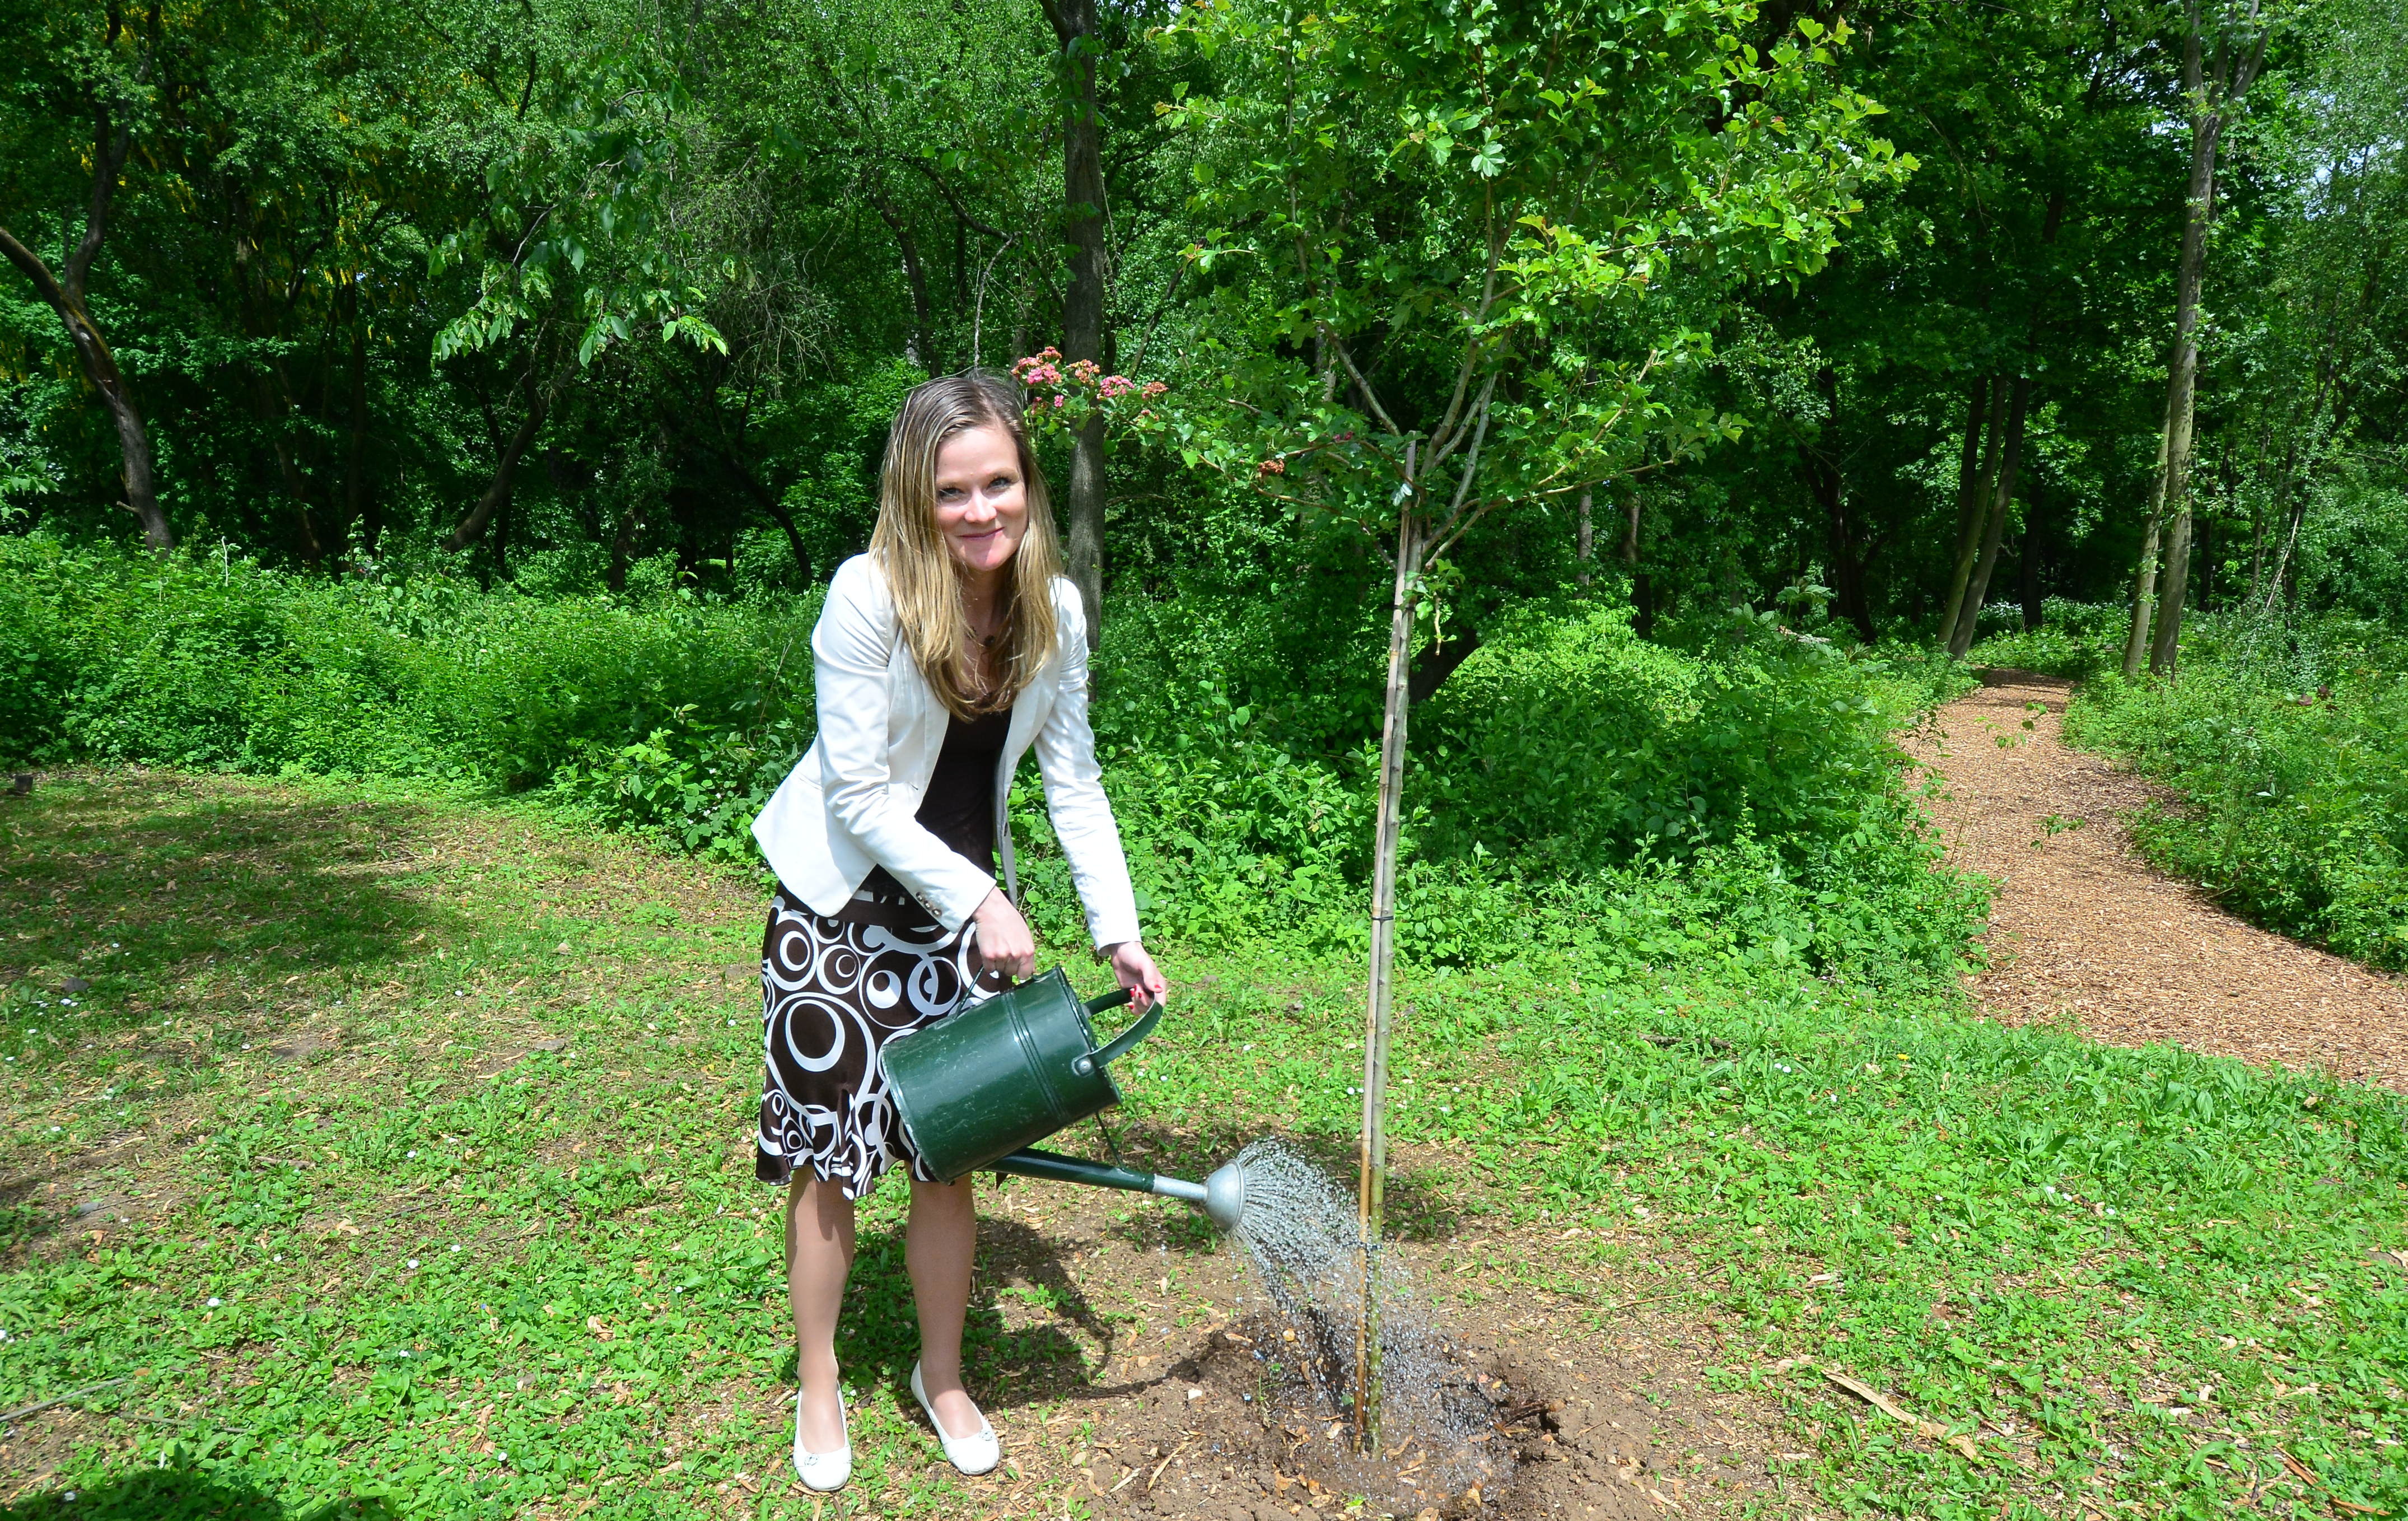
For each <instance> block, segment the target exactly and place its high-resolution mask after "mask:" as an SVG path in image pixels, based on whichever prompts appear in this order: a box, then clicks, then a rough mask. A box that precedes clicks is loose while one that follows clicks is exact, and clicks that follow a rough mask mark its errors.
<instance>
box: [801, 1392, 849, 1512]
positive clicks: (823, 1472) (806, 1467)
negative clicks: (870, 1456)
mask: <svg viewBox="0 0 2408 1521" xmlns="http://www.w3.org/2000/svg"><path fill="white" fill-rule="evenodd" d="M836 1416H837V1419H838V1420H839V1421H840V1422H842V1423H843V1428H844V1445H843V1446H841V1447H839V1448H838V1449H837V1450H836V1451H834V1452H832V1453H815V1452H808V1451H806V1450H805V1449H804V1447H803V1391H802V1390H800V1389H796V1391H795V1476H796V1478H798V1479H800V1480H802V1481H803V1487H804V1488H806V1489H810V1490H814V1491H816V1492H818V1493H820V1494H823V1495H824V1494H826V1493H827V1492H828V1491H829V1490H831V1489H841V1488H843V1487H844V1482H845V1481H846V1480H847V1479H850V1478H852V1477H853V1417H852V1416H851V1415H850V1414H848V1413H846V1412H845V1408H844V1391H843V1390H841V1389H839V1390H838V1391H837V1397H836Z"/></svg>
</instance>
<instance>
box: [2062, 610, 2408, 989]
mask: <svg viewBox="0 0 2408 1521" xmlns="http://www.w3.org/2000/svg"><path fill="white" fill-rule="evenodd" d="M2403 654H2408V650H2403V648H2402V646H2401V643H2400V641H2399V640H2398V638H2397V636H2393V635H2387V634H2386V633H2385V632H2383V631H2382V630H2380V629H2377V628H2374V627H2371V626H2368V625H2363V624H2349V623H2343V622H2338V621H2330V622H2326V623H2323V624H2315V625H2311V626H2308V627H2305V628H2301V629H2298V630H2292V631H2286V630H2285V629H2283V628H2282V627H2281V626H2279V625H2276V624H2259V623H2255V622H2251V621H2248V620H2244V619H2239V618H2232V619H2226V618H2216V617H2198V616H2196V615H2195V616H2194V618H2193V619H2192V620H2191V621H2190V622H2189V624H2188V625H2187V627H2186V638H2185V641H2184V648H2183V661H2182V667H2181V674H2180V676H2179V678H2178V679H2177V680H2174V681H2159V680H2156V679H2153V678H2143V679H2141V680H2138V681H2132V682H2127V681H2124V680H2122V679H2121V678H2120V677H2117V676H2114V675H2108V676H2102V677H2100V678H2098V679H2096V680H2094V681H2092V682H2089V683H2088V684H2087V685H2085V687H2084V688H2083V690H2082V692H2081V694H2080V696H2079V697H2078V698H2077V700H2076V701H2075V703H2074V705H2073V707H2072V709H2071V711H2070V712H2069V714H2068V717H2067V733H2068V735H2069V736H2070V737H2071V738H2072V739H2075V740H2076V742H2078V743H2082V744H2085V745H2090V746H2094V747H2096V748H2099V749H2101V750H2105V751H2107V752H2109V753H2114V754H2118V755H2121V756H2124V757H2127V758H2128V759H2129V760H2131V761H2132V762H2133V763H2134V764H2135V765H2137V766H2138V767H2139V768H2141V769H2143V770H2144V771H2146V772H2148V773H2149V774H2150V775H2152V776H2155V777H2157V778H2160V779H2162V780H2163V781H2165V782H2170V783H2171V784H2172V786H2174V787H2175V788H2176V789H2178V790H2179V793H2180V797H2179V799H2178V800H2177V801H2176V802H2174V803H2172V804H2171V805H2169V806H2164V807H2153V808H2150V809H2148V810H2146V811H2144V812H2143V814H2142V815H2141V816H2140V818H2139V819H2138V820H2136V821H2135V831H2134V832H2135V835H2136V837H2137V838H2138V839H2139V840H2140V842H2141V844H2142V846H2143V849H2144V850H2146V851H2147V852H2148V853H2149V854H2151V855H2152V856H2153V857H2154V858H2156V859H2157V860H2158V861H2160V862H2162V863H2163V864H2164V865H2165V866H2166V867H2167V868H2170V869H2171V870H2174V871H2177V872H2179V873H2181V874H2182V875H2184V876H2186V877H2189V878H2192V879H2193V880H2195V881H2198V882H2201V883H2203V884H2204V885H2205V886H2206V887H2207V888H2208V890H2209V891H2210V892H2212V893H2214V895H2215V896H2216V897H2217V898H2218V900H2219V901H2221V902H2223V903H2224V904H2225V905H2226V906H2227V907H2229V908H2230V909H2232V910H2233V911H2235V912H2238V913H2242V914H2245V915H2247V916H2248V917H2250V918H2252V919H2256V920H2257V921H2259V922H2260V923H2263V924H2266V925H2269V926H2272V927H2273V928H2276V929H2280V930H2282V931H2284V932H2286V933H2287V934H2292V935H2297V936H2300V937H2301V938H2302V939H2306V940H2315V941H2318V942H2320V943H2322V944H2325V945H2329V946H2330V947H2332V948H2333V949H2334V950H2336V951H2339V952H2341V953H2342V954H2345V955H2350V956H2355V957H2357V958H2358V959H2360V960H2363V961H2366V962H2368V963H2370V964H2371V965H2373V966H2377V967H2385V968H2392V969H2398V968H2402V967H2408V672H2404V671H2403V666H2408V661H2403V658H2402V657H2403Z"/></svg>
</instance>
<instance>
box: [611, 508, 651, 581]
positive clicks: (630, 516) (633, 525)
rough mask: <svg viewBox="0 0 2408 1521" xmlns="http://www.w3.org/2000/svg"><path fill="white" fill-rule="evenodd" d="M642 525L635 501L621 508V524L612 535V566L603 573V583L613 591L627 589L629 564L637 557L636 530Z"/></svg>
mask: <svg viewBox="0 0 2408 1521" xmlns="http://www.w3.org/2000/svg"><path fill="white" fill-rule="evenodd" d="M642 526H643V520H642V519H640V518H638V516H637V515H636V504H635V503H634V502H632V501H630V502H627V503H626V504H624V506H622V507H621V508H620V509H619V526H618V528H617V529H616V530H615V531H614V532H613V533H612V534H611V535H610V567H609V569H608V570H606V571H604V572H603V573H602V581H603V584H604V585H606V586H608V587H609V588H610V590H612V591H613V592H624V591H625V590H626V589H627V565H628V562H630V561H632V560H633V559H634V558H635V557H636V532H637V530H638V529H639V528H641V527H642Z"/></svg>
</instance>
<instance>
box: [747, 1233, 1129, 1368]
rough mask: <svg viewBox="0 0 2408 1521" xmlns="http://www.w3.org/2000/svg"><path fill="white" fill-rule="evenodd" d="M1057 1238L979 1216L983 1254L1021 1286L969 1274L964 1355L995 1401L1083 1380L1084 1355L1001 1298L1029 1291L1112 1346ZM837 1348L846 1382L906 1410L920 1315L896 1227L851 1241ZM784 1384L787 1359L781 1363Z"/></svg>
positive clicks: (1106, 1324)
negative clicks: (1018, 1316) (1011, 1320)
mask: <svg viewBox="0 0 2408 1521" xmlns="http://www.w3.org/2000/svg"><path fill="white" fill-rule="evenodd" d="M1055 1247H1056V1243H1055V1242H1054V1241H1051V1240H1050V1239H1048V1238H1047V1237H1045V1236H1044V1235H1043V1234H1042V1233H1041V1232H1039V1231H1038V1230H1036V1229H1034V1228H1033V1227H1029V1226H1028V1225H1026V1224H1025V1223H1023V1222H1021V1221H1017V1220H1011V1219H1007V1218H1000V1217H998V1216H996V1215H994V1214H982V1215H981V1216H980V1219H979V1255H980V1257H981V1259H982V1261H994V1260H997V1259H1000V1260H1004V1261H1009V1262H1011V1264H1012V1265H1013V1268H1014V1270H1015V1271H1016V1272H1017V1273H1018V1274H1019V1275H1020V1276H1021V1277H1023V1278H1025V1279H1026V1280H1027V1281H1028V1286H1025V1287H1022V1286H1018V1285H1014V1286H1012V1287H1009V1288H1007V1287H1004V1286H1002V1285H1001V1284H998V1282H997V1279H996V1275H995V1274H994V1273H993V1272H992V1271H991V1270H990V1271H982V1272H981V1273H980V1274H979V1275H978V1277H977V1279H976V1280H975V1282H974V1284H973V1286H972V1289H971V1293H970V1304H969V1316H968V1322H967V1323H966V1324H965V1325H964V1327H963V1328H962V1354H963V1358H964V1361H965V1362H966V1363H967V1364H968V1366H969V1367H970V1369H971V1370H973V1373H972V1377H973V1378H974V1379H975V1380H976V1381H977V1382H978V1384H979V1385H980V1393H981V1398H982V1399H983V1400H986V1401H989V1402H991V1403H992V1404H993V1405H994V1406H995V1407H996V1408H997V1409H1006V1408H1010V1407H1012V1406H1017V1405H1022V1404H1026V1403H1030V1402H1034V1401H1039V1400H1048V1399H1059V1398H1061V1397H1063V1396H1064V1395H1067V1394H1068V1393H1070V1392H1071V1391H1073V1390H1083V1389H1085V1388H1086V1387H1087V1377H1088V1375H1087V1369H1086V1362H1085V1356H1084V1354H1083V1353H1082V1350H1081V1348H1080V1346H1079V1343H1078V1342H1075V1341H1073V1340H1072V1339H1071V1338H1070V1337H1069V1336H1068V1334H1066V1333H1065V1332H1064V1331H1063V1330H1062V1329H1061V1328H1060V1327H1056V1326H1052V1325H1044V1326H1033V1327H1020V1328H1017V1329H1014V1328H1012V1327H1009V1326H1007V1325H1006V1324H1005V1321H1004V1314H1003V1308H1002V1305H1001V1303H1000V1297H1001V1296H1002V1295H1003V1294H1007V1293H1033V1294H1035V1295H1036V1296H1038V1297H1039V1298H1041V1299H1045V1300H1046V1301H1047V1302H1048V1304H1049V1305H1050V1306H1051V1308H1053V1309H1054V1311H1055V1312H1056V1313H1059V1314H1060V1315H1062V1316H1063V1317H1064V1318H1066V1319H1068V1320H1069V1321H1070V1322H1071V1323H1072V1324H1074V1325H1076V1326H1078V1327H1081V1328H1082V1329H1083V1330H1085V1331H1086V1332H1087V1333H1088V1334H1089V1335H1091V1336H1094V1337H1095V1338H1097V1340H1098V1341H1099V1342H1102V1343H1103V1344H1104V1346H1105V1348H1106V1349H1107V1352H1109V1350H1110V1348H1111V1344H1112V1337H1113V1327H1112V1324H1111V1321H1110V1319H1108V1318H1107V1317H1105V1316H1104V1315H1102V1314H1100V1313H1097V1310H1096V1307H1095V1306H1094V1305H1093V1304H1091V1303H1089V1302H1088V1300H1087V1298H1086V1296H1085V1294H1084V1293H1083V1292H1082V1290H1081V1289H1080V1288H1079V1286H1078V1285H1077V1284H1075V1283H1073V1282H1072V1281H1071V1278H1070V1275H1069V1274H1068V1272H1067V1271H1066V1270H1064V1269H1063V1267H1062V1265H1061V1263H1060V1261H1059V1259H1058V1257H1057V1256H1056V1255H1055ZM836 1356H837V1362H838V1365H839V1366H840V1367H841V1368H842V1369H843V1370H844V1371H845V1377H846V1379H847V1380H848V1381H850V1382H852V1383H853V1384H855V1385H886V1386H887V1387H888V1388H889V1389H891V1390H892V1391H893V1393H894V1396H895V1399H896V1403H897V1404H899V1405H901V1406H902V1408H903V1409H905V1410H907V1411H908V1410H911V1409H914V1408H916V1407H915V1402H914V1401H913V1399H912V1398H911V1365H912V1364H913V1363H914V1362H916V1361H918V1360H919V1356H920V1323H919V1317H918V1312H917V1311H916V1310H915V1309H914V1308H913V1303H912V1299H911V1280H910V1274H909V1272H908V1271H907V1270H905V1266H904V1261H903V1230H902V1227H900V1226H899V1225H898V1226H896V1227H890V1228H887V1229H884V1230H877V1231H869V1230H865V1231H863V1232H862V1233H861V1236H860V1238H859V1240H858V1241H857V1243H856V1244H855V1247H854V1252H853V1275H852V1277H851V1278H850V1279H849V1280H848V1281H847V1283H846V1284H845V1293H844V1315H843V1318H842V1319H841V1320H839V1322H838V1326H837V1343H836ZM779 1371H780V1376H781V1378H783V1379H784V1380H786V1381H787V1382H788V1383H791V1382H792V1381H793V1378H794V1358H793V1357H792V1356H791V1355H790V1356H786V1357H785V1358H784V1359H782V1360H781V1364H780V1369H779Z"/></svg>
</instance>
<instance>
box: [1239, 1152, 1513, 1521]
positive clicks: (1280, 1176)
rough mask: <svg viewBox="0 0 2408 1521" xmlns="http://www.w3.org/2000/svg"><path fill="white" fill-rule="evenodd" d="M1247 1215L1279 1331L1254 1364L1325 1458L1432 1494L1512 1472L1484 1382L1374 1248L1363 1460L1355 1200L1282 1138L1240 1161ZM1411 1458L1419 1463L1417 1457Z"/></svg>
mask: <svg viewBox="0 0 2408 1521" xmlns="http://www.w3.org/2000/svg"><path fill="white" fill-rule="evenodd" d="M1238 1162H1239V1165H1240V1167H1242V1168H1243V1169H1244V1170H1245V1180H1246V1200H1245V1209H1244V1212H1243V1213H1242V1214H1241V1215H1240V1219H1239V1223H1238V1229H1237V1238H1238V1241H1239V1242H1240V1244H1241V1245H1243V1246H1244V1247H1245V1249H1246V1253H1247V1256H1249V1257H1251V1258H1252V1259H1253V1262H1254V1268H1255V1270H1257V1271H1258V1272H1259V1273H1260V1274H1261V1275H1262V1280H1263V1286H1264V1289H1265V1290H1266V1292H1267V1294H1268V1296H1269V1299H1270V1301H1271V1303H1272V1304H1273V1305H1274V1306H1275V1307H1276V1308H1277V1311H1278V1319H1279V1321H1280V1322H1281V1323H1282V1326H1281V1332H1280V1335H1279V1337H1278V1339H1277V1340H1276V1341H1275V1342H1271V1343H1270V1344H1269V1345H1267V1346H1258V1347H1257V1348H1256V1350H1255V1352H1254V1356H1255V1357H1256V1358H1257V1359H1258V1360H1260V1361H1261V1362H1262V1363H1263V1364H1264V1365H1265V1370H1266V1372H1267V1373H1269V1374H1270V1375H1272V1376H1270V1377H1269V1378H1268V1379H1267V1380H1266V1385H1265V1386H1266V1397H1267V1399H1268V1398H1270V1397H1271V1396H1272V1395H1274V1394H1275V1395H1276V1396H1277V1401H1278V1402H1277V1404H1276V1405H1275V1406H1274V1412H1275V1413H1276V1415H1277V1418H1278V1419H1279V1420H1280V1421H1281V1422H1282V1423H1283V1424H1284V1425H1285V1426H1286V1427H1287V1428H1288V1429H1289V1430H1290V1431H1291V1433H1293V1432H1295V1431H1297V1430H1302V1431H1303V1432H1305V1433H1306V1436H1305V1438H1304V1440H1307V1441H1310V1442H1316V1443H1320V1444H1323V1445H1325V1446H1330V1445H1335V1446H1338V1447H1340V1448H1341V1449H1342V1451H1341V1452H1340V1453H1334V1454H1333V1453H1325V1454H1324V1455H1323V1456H1326V1457H1327V1458H1329V1459H1332V1460H1334V1461H1336V1463H1337V1465H1338V1466H1339V1467H1340V1468H1341V1469H1343V1470H1346V1471H1350V1472H1351V1476H1353V1477H1354V1478H1355V1480H1356V1481H1357V1482H1358V1483H1359V1484H1360V1485H1362V1487H1363V1488H1364V1489H1365V1490H1366V1491H1372V1490H1387V1489H1390V1488H1392V1487H1393V1485H1394V1483H1395V1482H1396V1481H1397V1477H1398V1474H1399V1473H1400V1472H1405V1473H1409V1474H1411V1475H1412V1477H1410V1478H1408V1479H1406V1480H1405V1481H1404V1482H1405V1483H1406V1484H1407V1485H1410V1486H1412V1487H1414V1488H1416V1489H1418V1490H1419V1491H1420V1492H1421V1493H1423V1494H1427V1493H1429V1492H1430V1491H1431V1490H1432V1489H1436V1490H1440V1491H1450V1490H1461V1489H1462V1488H1464V1487H1466V1486H1467V1485H1473V1484H1481V1485H1493V1484H1495V1483H1496V1482H1498V1480H1499V1479H1501V1477H1502V1476H1503V1471H1504V1470H1506V1469H1509V1468H1511V1467H1512V1456H1510V1453H1509V1452H1508V1451H1507V1448H1506V1444H1505V1443H1503V1442H1493V1441H1491V1440H1490V1439H1492V1438H1494V1437H1495V1436H1496V1435H1497V1426H1498V1413H1497V1407H1496V1405H1495V1404H1494V1403H1492V1401H1491V1399H1490V1397H1489V1395H1488V1394H1487V1393H1485V1392H1484V1388H1485V1385H1484V1381H1483V1379H1482V1376H1481V1375H1480V1374H1478V1373H1477V1372H1476V1371H1475V1370H1472V1369H1471V1368H1469V1366H1467V1365H1466V1364H1465V1363H1464V1362H1462V1361H1461V1360H1460V1359H1459V1358H1458V1357H1457V1356H1455V1354H1454V1351H1453V1349H1452V1348H1451V1347H1450V1346H1449V1344H1448V1342H1447V1341H1446V1339H1445V1338H1444V1337H1443V1336H1441V1334H1440V1333H1439V1330H1438V1328H1437V1327H1436V1326H1435V1325H1434V1324H1433V1322H1432V1320H1431V1318H1430V1313H1429V1309H1428V1307H1427V1305H1426V1303H1425V1302H1424V1301H1423V1299H1421V1297H1420V1296H1419V1295H1418V1294H1416V1293H1415V1292H1414V1291H1413V1285H1412V1278H1411V1275H1410V1274H1409V1273H1408V1272H1407V1270H1406V1268H1405V1264H1404V1261H1403V1259H1402V1258H1401V1257H1399V1256H1398V1255H1397V1253H1396V1252H1395V1251H1394V1250H1393V1249H1391V1248H1389V1247H1387V1246H1385V1245H1375V1246H1374V1247H1373V1249H1372V1251H1371V1261H1372V1265H1373V1270H1372V1272H1371V1274H1370V1289H1371V1292H1372V1294H1373V1295H1374V1296H1376V1304H1377V1307H1378V1310H1379V1316H1378V1324H1379V1327H1380V1331H1379V1334H1380V1348H1379V1350H1380V1367H1381V1377H1380V1401H1379V1415H1380V1419H1379V1442H1378V1451H1377V1452H1376V1453H1372V1454H1364V1453H1355V1452H1354V1450H1353V1446H1352V1443H1353V1436H1352V1424H1353V1418H1354V1409H1355V1388H1354V1385H1355V1353H1356V1344H1357V1342H1358V1341H1359V1339H1360V1337H1361V1332H1362V1326H1363V1292H1364V1280H1365V1274H1364V1271H1363V1260H1364V1246H1363V1241H1362V1237H1361V1234H1360V1230H1359V1227H1358V1226H1357V1223H1356V1221H1357V1215H1356V1209H1355V1198H1354V1195H1353V1194H1352V1193H1351V1192H1350V1191H1348V1190H1345V1189H1343V1188H1341V1187H1340V1185H1339V1184H1338V1183H1337V1181H1336V1180H1334V1179H1332V1178H1331V1177H1330V1176H1329V1174H1328V1173H1326V1172H1325V1171H1323V1170H1322V1169H1320V1168H1319V1167H1317V1166H1315V1165H1314V1164H1313V1162H1312V1159H1311V1158H1310V1157H1307V1156H1306V1155H1303V1154H1302V1153H1300V1152H1298V1151H1297V1150H1296V1149H1295V1148H1294V1147H1292V1146H1290V1145H1288V1144H1287V1143H1286V1142H1284V1141H1278V1140H1275V1139H1266V1140H1262V1141H1255V1142H1254V1143H1253V1144H1252V1145H1249V1146H1248V1147H1247V1148H1246V1149H1245V1150H1244V1151H1242V1152H1240V1154H1239V1155H1238ZM1408 1449H1411V1451H1412V1454H1415V1455H1418V1456H1408Z"/></svg>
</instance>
